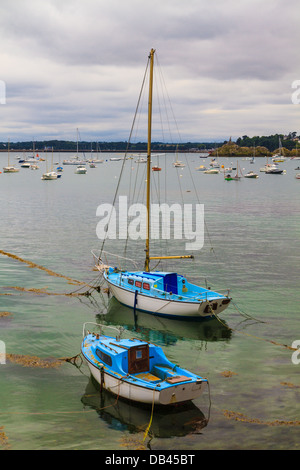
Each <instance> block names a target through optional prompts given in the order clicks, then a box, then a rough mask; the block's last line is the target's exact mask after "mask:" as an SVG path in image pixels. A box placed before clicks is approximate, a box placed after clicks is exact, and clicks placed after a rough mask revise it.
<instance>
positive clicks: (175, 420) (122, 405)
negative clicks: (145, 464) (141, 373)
mask: <svg viewBox="0 0 300 470" xmlns="http://www.w3.org/2000/svg"><path fill="white" fill-rule="evenodd" d="M81 401H82V403H83V404H84V406H87V407H89V408H92V409H94V410H95V411H96V412H97V413H98V415H99V417H100V418H101V419H103V420H104V421H105V422H106V423H108V424H109V425H110V426H111V427H113V428H114V429H115V430H118V431H121V432H124V431H127V430H128V431H129V432H130V433H140V432H143V431H145V430H146V428H147V426H148V424H149V420H150V416H151V407H149V405H148V406H147V405H142V404H139V405H137V404H135V403H133V402H129V401H125V400H122V399H121V398H119V399H116V397H115V396H113V395H111V394H110V393H108V392H106V391H105V390H102V392H101V393H100V391H99V386H98V384H97V383H96V382H95V380H94V379H92V378H90V380H89V382H88V384H87V387H86V389H85V393H84V395H83V396H82V398H81ZM207 422H208V420H207V419H206V418H205V416H204V414H203V413H202V411H201V410H200V409H199V408H198V407H197V406H196V405H195V404H194V403H193V402H188V403H182V404H180V405H178V406H176V407H167V409H166V408H164V407H155V408H154V413H153V417H152V422H151V428H150V434H151V436H152V437H160V438H170V437H180V436H186V435H188V434H196V433H198V432H200V431H201V429H203V428H204V427H206V426H207Z"/></svg>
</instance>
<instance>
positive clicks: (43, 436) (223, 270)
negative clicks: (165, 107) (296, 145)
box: [0, 153, 300, 451]
mask: <svg viewBox="0 0 300 470" xmlns="http://www.w3.org/2000/svg"><path fill="white" fill-rule="evenodd" d="M69 156H70V155H67V156H65V155H58V154H55V155H54V161H57V162H58V161H62V160H63V158H65V157H67V158H69ZM110 157H111V155H109V154H104V157H103V158H104V159H105V162H104V163H103V164H98V165H97V168H94V169H91V168H88V172H87V174H86V175H76V174H75V173H74V167H73V166H64V171H63V173H62V177H61V178H60V179H59V180H56V181H42V180H41V174H42V172H43V170H44V169H45V162H44V163H41V164H40V169H39V170H37V171H32V170H29V169H23V168H22V169H21V170H20V172H19V173H17V174H3V173H2V174H0V214H1V225H0V249H1V250H3V251H6V252H9V253H11V254H13V255H16V256H18V257H20V258H22V259H25V260H28V261H30V262H33V263H36V264H37V265H39V266H43V267H45V268H47V269H48V270H52V271H55V272H56V273H60V274H62V275H64V276H68V277H70V278H72V279H75V280H79V281H82V282H86V283H88V284H91V283H94V282H95V281H96V280H97V274H96V273H95V271H93V258H92V255H91V249H93V248H95V249H99V248H100V247H101V241H100V240H99V239H98V238H97V235H96V226H97V223H98V221H99V217H97V216H96V209H97V207H98V206H99V205H100V204H102V203H104V202H106V203H111V202H112V198H113V194H114V190H115V187H116V184H117V181H118V177H119V172H120V168H121V165H122V162H112V161H109V158H110ZM188 158H189V164H190V168H191V173H190V172H189V170H188V168H187V167H186V168H184V169H175V168H173V167H172V161H173V160H174V155H168V156H167V157H166V158H165V160H164V161H162V160H163V159H161V160H160V165H161V166H162V171H161V172H160V173H159V174H155V175H154V174H153V179H154V182H155V181H156V182H157V185H158V179H159V178H160V179H161V181H163V180H164V179H166V180H167V181H168V182H169V187H170V189H171V191H170V193H169V199H168V202H169V203H173V202H181V197H182V195H184V196H185V197H186V198H187V201H186V202H190V203H196V202H200V203H203V204H204V206H205V221H206V225H207V228H208V233H206V236H205V244H204V247H203V249H202V250H200V251H199V252H198V253H196V255H197V256H196V258H195V260H194V261H187V262H184V265H182V268H181V265H180V267H179V266H177V270H178V271H181V272H184V273H185V274H186V275H187V276H189V277H190V278H191V279H192V280H198V281H199V280H200V282H201V283H202V282H204V279H206V280H207V282H208V284H209V285H210V286H212V288H213V289H216V290H221V289H226V288H230V290H231V295H232V297H233V301H234V304H232V305H231V306H230V307H229V308H228V309H227V310H225V311H224V312H223V313H222V314H221V316H220V320H221V321H218V320H217V319H212V320H209V321H203V322H197V323H194V322H193V323H190V322H184V321H171V320H164V319H161V318H157V317H153V316H151V315H147V314H142V313H138V318H137V324H134V319H133V314H132V311H131V310H130V309H127V308H125V307H122V306H120V305H119V304H118V302H117V301H115V300H114V299H110V298H108V297H107V296H105V294H100V293H97V292H96V291H93V295H92V296H91V297H70V296H66V295H64V294H67V293H70V292H75V291H77V290H78V287H77V286H76V285H74V284H71V283H70V282H68V281H67V280H66V279H64V278H59V277H54V276H51V275H49V273H48V272H47V271H43V270H41V269H37V268H30V267H29V266H28V265H26V264H24V263H21V262H20V261H18V260H16V259H12V258H9V257H7V256H4V255H0V313H3V312H9V315H6V316H3V317H2V318H1V317H0V341H2V343H0V344H1V345H2V348H3V345H5V349H6V353H7V354H14V355H26V356H27V355H28V356H38V357H39V358H41V359H47V358H62V357H72V356H75V355H77V354H78V353H79V352H80V343H81V338H82V325H83V323H84V322H86V321H92V322H101V323H104V324H105V323H107V324H113V325H122V326H124V327H125V328H126V330H127V331H126V332H125V334H128V335H129V336H130V335H134V336H136V337H140V338H144V339H147V340H150V341H153V342H155V343H156V344H159V345H160V346H162V347H163V349H164V351H165V353H166V355H167V356H168V357H169V358H170V359H171V360H172V361H174V362H176V363H177V364H180V365H181V366H182V367H185V368H188V369H190V370H192V371H194V372H196V373H199V374H201V375H203V376H205V377H207V378H208V380H209V383H210V391H206V392H205V393H204V394H203V395H202V396H201V397H200V398H198V399H197V400H195V401H194V402H193V403H190V404H188V405H186V406H182V407H180V406H179V407H176V408H175V409H172V410H159V409H154V414H153V420H152V424H151V428H150V431H149V434H148V435H147V437H146V439H145V441H143V438H144V430H145V429H146V427H147V425H148V424H149V421H150V417H151V409H149V408H145V407H142V406H136V405H133V404H128V403H124V402H123V401H122V400H118V401H117V402H116V399H115V398H114V397H112V396H110V395H109V394H107V393H104V394H103V395H100V393H99V391H98V390H97V387H95V385H94V383H93V382H92V381H91V380H90V374H89V372H88V368H87V366H86V365H85V364H82V365H81V366H80V367H75V366H74V365H72V364H70V363H67V362H63V363H62V365H61V366H60V367H57V368H42V367H25V366H23V365H20V364H17V363H15V362H12V361H10V360H8V359H7V360H6V363H5V364H0V397H1V401H0V428H1V429H0V432H2V433H3V434H4V437H5V438H3V439H2V440H0V448H10V449H14V450H18V449H34V450H40V449H84V450H88V449H104V450H135V449H139V448H141V447H142V446H143V445H144V446H145V448H146V449H152V450H188V451H196V450H204V449H298V448H299V442H300V440H299V438H300V428H299V419H300V417H299V406H298V403H299V391H300V388H299V387H300V384H299V367H300V364H294V363H293V361H292V353H293V351H292V350H290V349H288V348H287V347H285V346H284V345H287V346H292V343H293V341H295V340H300V332H299V319H298V315H299V269H298V266H299V229H300V220H299V219H300V217H299V214H300V212H299V202H300V198H299V194H300V181H299V180H297V179H296V178H295V174H296V173H297V172H296V171H295V168H296V167H297V166H298V164H299V163H298V162H297V161H290V160H289V161H287V162H285V163H281V164H280V165H281V166H282V168H284V169H285V170H286V174H284V175H265V174H264V173H261V172H259V169H260V167H262V166H263V165H264V163H265V161H264V159H256V162H255V164H254V165H251V164H250V163H249V161H246V160H240V162H239V164H240V166H241V168H242V169H243V168H244V169H245V170H243V171H244V173H245V172H246V171H248V170H250V169H251V170H254V171H257V172H258V174H259V178H258V179H255V180H251V179H242V180H241V181H239V182H235V181H224V179H223V175H222V174H219V175H205V174H203V173H202V172H199V171H196V170H195V168H196V167H197V166H199V164H205V165H207V164H208V163H209V161H208V160H206V161H204V160H201V159H200V158H199V156H198V155H190V156H189V157H188ZM10 159H11V163H12V162H16V160H15V154H13V153H12V154H11V156H10ZM0 163H1V166H0V169H2V167H3V166H5V165H6V164H7V156H6V155H5V154H0ZM220 163H221V164H224V166H225V167H227V166H230V165H231V161H230V159H225V158H223V159H221V160H220ZM232 163H233V165H234V166H235V165H236V162H235V161H233V162H232ZM138 166H139V167H142V166H143V167H144V165H141V164H140V165H138V164H137V163H135V161H134V160H131V161H130V162H129V167H128V169H127V170H126V171H127V173H125V180H127V183H130V182H131V187H133V175H135V174H136V173H137V171H140V172H141V173H142V171H144V169H142V168H138ZM191 174H192V176H193V180H194V185H193V184H192V180H191ZM179 183H180V185H179ZM157 187H158V186H157ZM124 188H125V186H124V187H123V186H121V193H122V194H125V192H124V191H125V189H124ZM195 189H197V193H198V195H199V199H196V196H195ZM140 191H141V193H140V194H141V197H142V190H140ZM123 245H124V241H123V240H121V241H118V240H116V241H111V240H108V243H107V246H106V248H107V250H108V251H112V252H116V251H117V252H119V254H122V248H123ZM182 246H183V244H182V240H173V239H172V240H170V241H169V242H168V249H169V251H170V249H172V250H174V251H175V252H176V253H177V252H178V251H180V250H181V249H182ZM211 247H213V250H211ZM138 248H141V259H142V257H143V251H142V250H143V244H141V243H139V242H136V244H134V246H133V248H130V249H129V254H130V255H132V256H133V253H134V254H135V257H137V256H138V255H137V249H138ZM130 250H131V251H130ZM16 288H23V289H27V290H28V289H44V290H45V291H44V293H41V292H33V291H21V290H17V289H16ZM48 294H52V295H48ZM53 294H61V295H53ZM246 315H247V316H248V317H246ZM299 356H300V355H299ZM78 365H79V364H78ZM208 418H209V419H208ZM234 418H236V419H234ZM205 419H208V424H207V425H206V426H204V422H205V421H204V420H205ZM297 421H298V423H297ZM297 424H298V425H297Z"/></svg>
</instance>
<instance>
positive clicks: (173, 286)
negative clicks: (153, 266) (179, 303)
mask: <svg viewBox="0 0 300 470" xmlns="http://www.w3.org/2000/svg"><path fill="white" fill-rule="evenodd" d="M164 290H165V291H166V292H172V293H173V294H178V289H177V274H176V273H168V274H166V275H165V276H164Z"/></svg>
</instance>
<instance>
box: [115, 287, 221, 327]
mask: <svg viewBox="0 0 300 470" xmlns="http://www.w3.org/2000/svg"><path fill="white" fill-rule="evenodd" d="M106 281H107V283H108V285H109V288H110V290H111V293H112V295H113V296H114V297H115V298H116V299H117V300H118V301H119V302H120V303H122V304H124V305H126V306H127V307H131V308H134V307H135V306H136V309H137V310H142V311H144V312H147V313H152V314H154V315H160V316H163V317H168V318H182V317H184V318H191V319H192V318H193V319H195V318H202V317H211V316H214V315H218V314H219V313H221V312H222V311H223V310H225V309H226V308H227V303H226V304H224V303H222V302H223V301H224V298H220V299H217V300H214V301H213V302H211V303H209V302H206V301H203V302H201V301H199V302H188V301H187V302H182V301H178V300H172V299H169V298H168V299H160V298H158V297H151V296H147V295H144V294H141V293H138V294H137V298H136V299H135V292H132V291H128V290H126V289H124V288H122V287H119V286H116V285H115V284H113V283H111V282H110V281H109V279H106ZM135 302H136V304H135ZM208 305H210V307H208ZM207 307H208V308H207ZM205 310H206V311H205Z"/></svg>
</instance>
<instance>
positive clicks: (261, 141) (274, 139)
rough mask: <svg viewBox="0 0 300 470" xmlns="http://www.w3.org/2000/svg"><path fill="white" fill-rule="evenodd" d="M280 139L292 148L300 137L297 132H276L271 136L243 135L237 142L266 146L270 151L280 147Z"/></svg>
mask: <svg viewBox="0 0 300 470" xmlns="http://www.w3.org/2000/svg"><path fill="white" fill-rule="evenodd" d="M279 139H280V140H281V143H282V146H284V147H285V148H286V149H288V150H292V149H294V148H295V146H296V145H297V143H298V140H299V141H300V137H297V132H290V133H289V134H288V135H284V134H274V135H270V136H261V137H259V136H254V137H248V136H247V135H243V136H242V137H239V138H238V139H237V140H236V144H237V145H239V146H240V147H266V148H267V149H268V150H270V152H273V151H274V150H276V149H278V147H279Z"/></svg>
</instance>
